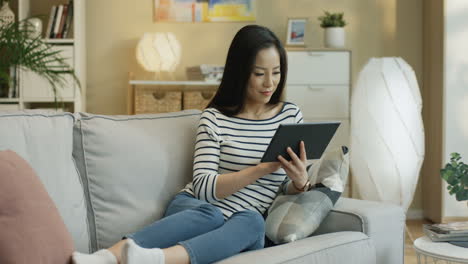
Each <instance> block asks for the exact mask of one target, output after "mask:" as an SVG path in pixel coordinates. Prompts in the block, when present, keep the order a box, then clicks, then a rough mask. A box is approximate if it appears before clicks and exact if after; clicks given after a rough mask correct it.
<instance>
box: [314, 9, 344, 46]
mask: <svg viewBox="0 0 468 264" xmlns="http://www.w3.org/2000/svg"><path fill="white" fill-rule="evenodd" d="M343 16H344V13H330V12H328V11H324V15H323V16H320V17H319V18H318V20H319V21H320V27H322V28H323V29H325V31H324V33H325V34H324V41H325V47H328V48H343V47H344V45H345V31H344V26H346V25H347V23H346V21H345V20H344V18H343Z"/></svg>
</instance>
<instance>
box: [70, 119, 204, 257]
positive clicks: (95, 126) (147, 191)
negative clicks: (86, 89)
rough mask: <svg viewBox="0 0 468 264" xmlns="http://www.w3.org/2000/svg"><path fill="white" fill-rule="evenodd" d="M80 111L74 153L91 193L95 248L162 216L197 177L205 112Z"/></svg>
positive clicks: (91, 229) (105, 244)
mask: <svg viewBox="0 0 468 264" xmlns="http://www.w3.org/2000/svg"><path fill="white" fill-rule="evenodd" d="M80 115H81V118H80V119H79V120H78V122H77V123H76V124H75V136H74V148H73V157H74V158H75V162H76V165H77V167H78V170H79V171H80V175H81V177H82V182H83V186H84V189H85V195H86V196H87V197H88V199H87V201H88V203H89V204H88V209H89V211H88V218H89V220H90V222H89V223H90V233H91V243H92V245H91V247H92V249H91V251H95V250H98V249H101V248H107V247H109V246H111V245H113V244H114V243H116V242H118V241H119V240H120V239H121V238H122V237H123V236H124V235H128V234H129V233H132V232H135V231H137V230H139V229H141V228H142V227H144V226H146V225H148V224H151V223H152V222H154V221H155V220H157V219H159V218H160V217H162V215H163V214H164V212H165V210H166V206H167V203H168V202H169V201H170V200H171V199H172V198H173V197H174V195H175V194H176V193H177V192H178V191H180V190H181V189H182V188H183V187H184V185H185V184H187V183H188V182H190V181H191V179H192V163H193V151H194V146H195V134H196V129H197V124H198V120H199V119H200V111H198V110H197V111H194V110H192V111H182V112H177V113H166V114H146V115H134V116H105V115H92V114H87V113H80Z"/></svg>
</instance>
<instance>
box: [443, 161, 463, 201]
mask: <svg viewBox="0 0 468 264" xmlns="http://www.w3.org/2000/svg"><path fill="white" fill-rule="evenodd" d="M440 176H441V177H442V179H444V180H445V181H446V182H447V190H448V191H449V194H450V195H455V198H456V199H457V201H466V200H468V165H467V164H465V163H463V162H462V161H461V156H460V154H459V153H456V152H454V153H452V154H450V162H448V163H447V164H446V165H445V167H444V168H443V169H441V170H440Z"/></svg>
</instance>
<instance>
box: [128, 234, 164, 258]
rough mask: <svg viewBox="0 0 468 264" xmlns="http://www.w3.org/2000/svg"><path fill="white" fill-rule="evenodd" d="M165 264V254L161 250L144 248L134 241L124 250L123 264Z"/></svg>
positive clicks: (130, 240)
mask: <svg viewBox="0 0 468 264" xmlns="http://www.w3.org/2000/svg"><path fill="white" fill-rule="evenodd" d="M142 263H151V264H164V253H163V251H162V249H160V248H151V249H147V248H142V247H140V246H138V245H137V244H136V243H135V242H134V241H133V240H132V239H127V243H125V245H124V246H123V248H122V264H142Z"/></svg>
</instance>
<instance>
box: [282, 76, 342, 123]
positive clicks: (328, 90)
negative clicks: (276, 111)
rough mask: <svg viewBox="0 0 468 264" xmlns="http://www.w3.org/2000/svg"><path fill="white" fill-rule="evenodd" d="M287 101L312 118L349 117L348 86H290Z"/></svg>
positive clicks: (287, 90)
mask: <svg viewBox="0 0 468 264" xmlns="http://www.w3.org/2000/svg"><path fill="white" fill-rule="evenodd" d="M286 101H288V102H292V103H295V104H296V105H298V106H299V108H300V109H301V111H302V114H303V115H304V116H307V117H310V118H343V119H346V118H348V117H349V87H348V86H318V85H317V86H314V85H296V84H288V85H287V88H286Z"/></svg>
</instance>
